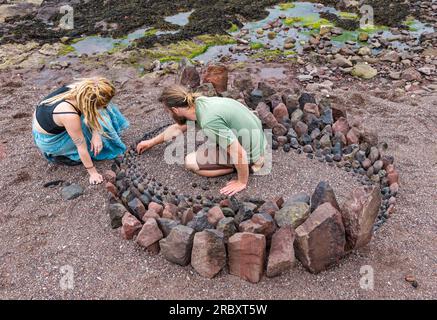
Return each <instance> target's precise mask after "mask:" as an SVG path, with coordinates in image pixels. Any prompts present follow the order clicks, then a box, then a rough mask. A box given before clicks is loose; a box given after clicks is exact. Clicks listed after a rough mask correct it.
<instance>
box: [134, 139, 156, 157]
mask: <svg viewBox="0 0 437 320" xmlns="http://www.w3.org/2000/svg"><path fill="white" fill-rule="evenodd" d="M153 146H154V143H153V141H152V140H144V141H141V142H140V143H138V145H137V152H138V154H142V153H143V152H144V151H147V150H149V149H150V148H152V147H153Z"/></svg>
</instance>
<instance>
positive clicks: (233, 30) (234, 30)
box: [228, 23, 238, 33]
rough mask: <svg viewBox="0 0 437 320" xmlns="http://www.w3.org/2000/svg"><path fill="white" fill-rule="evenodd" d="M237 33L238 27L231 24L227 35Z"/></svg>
mask: <svg viewBox="0 0 437 320" xmlns="http://www.w3.org/2000/svg"><path fill="white" fill-rule="evenodd" d="M237 31H238V26H237V25H236V24H235V23H232V24H231V27H230V28H229V29H228V32H229V33H234V32H237Z"/></svg>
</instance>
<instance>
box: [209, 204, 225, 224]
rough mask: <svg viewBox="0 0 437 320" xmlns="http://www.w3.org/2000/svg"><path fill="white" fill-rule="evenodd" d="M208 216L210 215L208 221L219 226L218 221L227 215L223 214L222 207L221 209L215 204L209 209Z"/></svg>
mask: <svg viewBox="0 0 437 320" xmlns="http://www.w3.org/2000/svg"><path fill="white" fill-rule="evenodd" d="M207 217H208V222H209V223H210V224H212V225H213V226H214V227H215V226H217V223H218V222H219V221H220V220H221V219H223V218H224V217H225V216H224V214H223V211H222V209H220V207H219V206H215V207H212V208H211V209H209V210H208V214H207Z"/></svg>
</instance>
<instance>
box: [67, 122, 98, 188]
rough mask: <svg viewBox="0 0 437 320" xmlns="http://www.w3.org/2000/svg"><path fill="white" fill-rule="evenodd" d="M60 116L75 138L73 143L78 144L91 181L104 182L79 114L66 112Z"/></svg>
mask: <svg viewBox="0 0 437 320" xmlns="http://www.w3.org/2000/svg"><path fill="white" fill-rule="evenodd" d="M59 118H60V121H62V124H63V126H64V127H65V129H66V130H67V133H68V135H69V136H70V137H71V139H72V140H73V143H74V144H75V145H76V148H77V152H78V153H79V157H80V160H81V161H82V164H83V165H84V167H85V168H86V169H87V171H88V173H89V175H90V183H91V184H96V183H100V182H102V181H103V180H102V179H101V176H100V175H99V173H98V172H97V170H96V168H95V167H94V164H93V161H92V159H91V156H90V154H89V152H88V147H87V144H86V140H85V137H84V135H83V132H82V124H81V121H80V118H79V116H78V115H73V114H71V115H70V114H66V115H62V117H59Z"/></svg>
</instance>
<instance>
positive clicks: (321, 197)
mask: <svg viewBox="0 0 437 320" xmlns="http://www.w3.org/2000/svg"><path fill="white" fill-rule="evenodd" d="M325 202H329V203H330V204H332V206H333V207H334V208H336V209H337V210H340V206H339V205H338V202H337V198H336V197H335V194H334V190H333V189H332V187H331V186H330V185H329V182H327V181H321V182H319V184H318V185H317V187H316V189H315V190H314V193H313V194H312V196H311V212H313V211H314V210H316V209H317V207H318V206H320V205H321V204H323V203H325Z"/></svg>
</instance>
